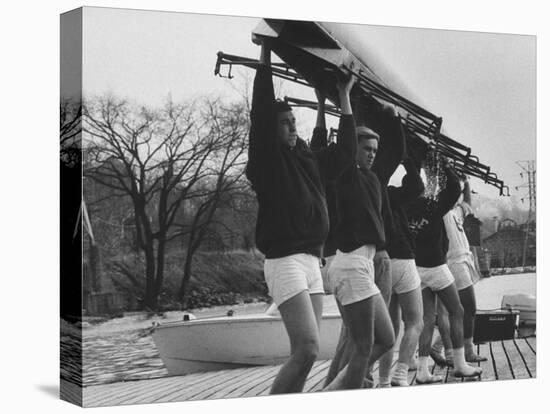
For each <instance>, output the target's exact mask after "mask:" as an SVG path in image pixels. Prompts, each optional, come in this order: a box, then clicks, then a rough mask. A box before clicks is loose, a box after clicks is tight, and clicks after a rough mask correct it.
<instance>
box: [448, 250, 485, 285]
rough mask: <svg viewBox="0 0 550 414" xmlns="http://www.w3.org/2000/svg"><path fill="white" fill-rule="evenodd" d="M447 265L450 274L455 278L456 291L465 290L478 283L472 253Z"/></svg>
mask: <svg viewBox="0 0 550 414" xmlns="http://www.w3.org/2000/svg"><path fill="white" fill-rule="evenodd" d="M448 264H449V269H450V270H451V274H452V275H453V277H454V278H455V284H456V289H457V290H462V289H466V288H467V287H470V286H472V285H473V284H474V283H476V282H478V281H479V279H480V277H479V274H478V273H477V270H476V268H475V263H474V258H473V255H472V253H469V254H467V255H464V256H463V257H462V258H460V259H459V260H456V261H454V260H453V261H452V262H449V263H448Z"/></svg>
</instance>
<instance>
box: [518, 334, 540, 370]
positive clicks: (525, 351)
mask: <svg viewBox="0 0 550 414" xmlns="http://www.w3.org/2000/svg"><path fill="white" fill-rule="evenodd" d="M515 343H516V345H517V347H518V351H519V352H520V353H521V355H522V356H523V358H524V359H525V366H526V368H527V370H528V372H529V373H530V374H531V378H536V376H537V359H536V354H535V353H534V352H533V350H532V348H531V347H530V346H529V343H528V342H527V340H526V339H525V338H518V339H516V340H515Z"/></svg>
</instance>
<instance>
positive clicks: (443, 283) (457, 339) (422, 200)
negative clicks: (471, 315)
mask: <svg viewBox="0 0 550 414" xmlns="http://www.w3.org/2000/svg"><path fill="white" fill-rule="evenodd" d="M443 170H444V172H445V176H446V185H445V188H444V189H443V190H441V191H440V192H439V193H438V194H437V196H436V197H435V198H428V197H425V196H422V197H419V198H418V199H416V200H414V201H412V202H411V203H409V204H408V205H407V206H406V213H407V217H408V221H409V228H410V229H411V232H412V233H413V235H414V237H415V245H416V246H415V256H416V265H417V268H418V273H419V275H420V279H421V281H422V301H423V308H424V309H423V311H424V328H423V330H422V333H421V334H420V339H419V351H418V354H419V358H418V372H417V375H416V382H417V383H418V384H429V383H433V382H440V381H442V378H441V377H440V376H433V375H431V373H430V372H429V371H428V357H429V354H430V350H431V344H432V336H433V330H434V325H435V306H436V295H437V299H439V300H441V301H442V302H443V304H444V305H445V307H446V308H447V310H448V312H449V322H450V331H451V342H452V347H453V351H452V352H453V364H454V376H455V377H474V376H479V375H480V374H481V368H477V367H472V366H470V365H468V364H467V363H466V360H465V357H464V329H463V318H464V309H463V308H462V305H461V303H460V298H459V296H458V291H457V288H456V285H455V282H454V278H453V276H452V274H451V272H450V270H449V267H448V266H447V263H446V261H447V260H446V259H447V251H448V245H449V240H448V239H447V234H446V232H445V225H444V222H443V216H445V214H447V213H448V211H449V210H451V208H452V207H453V206H454V205H455V203H456V201H457V200H458V198H459V196H460V183H459V180H458V177H457V176H456V174H455V173H454V171H453V170H452V168H451V167H450V165H449V163H448V161H447V160H446V159H444V160H443Z"/></svg>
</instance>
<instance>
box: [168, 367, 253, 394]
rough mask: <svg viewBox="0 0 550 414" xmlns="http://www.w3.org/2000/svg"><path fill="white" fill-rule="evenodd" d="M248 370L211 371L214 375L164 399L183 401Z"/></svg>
mask: <svg viewBox="0 0 550 414" xmlns="http://www.w3.org/2000/svg"><path fill="white" fill-rule="evenodd" d="M246 371H247V368H236V369H233V370H231V369H227V370H222V371H212V372H210V374H213V375H211V376H209V377H208V378H207V379H206V380H205V381H201V382H200V383H197V384H194V385H193V386H191V387H189V388H188V389H182V390H180V392H178V393H176V394H173V395H171V396H169V397H168V398H167V399H163V401H166V402H170V401H182V400H189V399H192V398H193V396H195V395H197V394H200V393H202V392H204V390H209V389H211V388H212V387H216V386H220V385H223V384H224V383H225V382H226V381H227V380H229V379H231V378H234V377H238V376H240V375H242V374H246Z"/></svg>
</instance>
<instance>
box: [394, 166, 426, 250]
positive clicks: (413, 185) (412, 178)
mask: <svg viewBox="0 0 550 414" xmlns="http://www.w3.org/2000/svg"><path fill="white" fill-rule="evenodd" d="M403 166H404V167H405V170H406V171H407V174H406V175H405V176H404V177H403V179H402V182H401V187H394V186H389V187H388V189H387V190H388V198H389V202H390V207H391V211H392V217H393V221H392V224H393V227H392V233H391V234H390V236H389V243H388V254H389V256H390V257H391V258H392V259H414V239H413V236H412V234H411V232H410V230H409V223H408V219H407V214H406V212H405V208H404V206H405V205H406V204H407V203H409V202H411V201H413V200H415V199H416V198H418V197H419V196H420V195H422V193H423V192H424V183H423V182H422V178H420V174H419V173H418V170H417V169H416V167H415V165H414V161H412V160H411V159H409V158H407V159H405V160H404V161H403Z"/></svg>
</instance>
